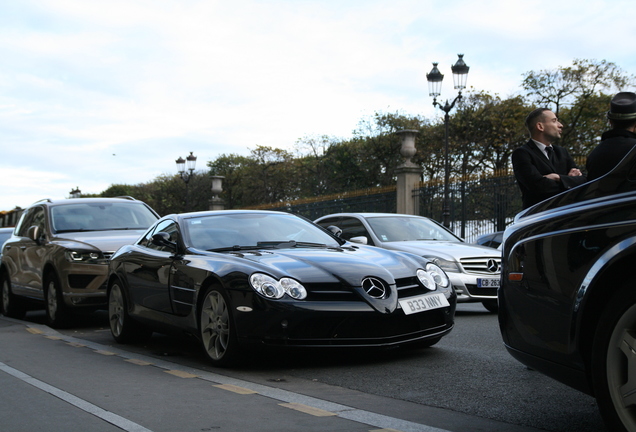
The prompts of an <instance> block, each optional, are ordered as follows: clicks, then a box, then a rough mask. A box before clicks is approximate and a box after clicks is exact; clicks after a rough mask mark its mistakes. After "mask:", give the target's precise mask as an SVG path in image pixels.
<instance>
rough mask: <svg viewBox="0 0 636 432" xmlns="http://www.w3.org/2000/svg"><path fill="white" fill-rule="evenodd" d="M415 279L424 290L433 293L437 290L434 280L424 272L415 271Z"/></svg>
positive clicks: (420, 270)
mask: <svg viewBox="0 0 636 432" xmlns="http://www.w3.org/2000/svg"><path fill="white" fill-rule="evenodd" d="M417 278H418V279H419V280H420V282H421V283H422V285H424V288H426V289H428V290H431V291H435V290H436V289H437V285H435V279H433V276H431V275H430V274H429V273H427V272H425V271H424V270H422V269H418V270H417Z"/></svg>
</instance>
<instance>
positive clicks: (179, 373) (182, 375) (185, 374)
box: [164, 370, 197, 378]
mask: <svg viewBox="0 0 636 432" xmlns="http://www.w3.org/2000/svg"><path fill="white" fill-rule="evenodd" d="M164 372H165V373H169V374H170V375H174V376H176V377H179V378H197V376H196V375H192V374H191V373H188V372H184V371H180V370H167V371H164Z"/></svg>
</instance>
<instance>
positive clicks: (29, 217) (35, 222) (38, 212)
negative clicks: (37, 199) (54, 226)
mask: <svg viewBox="0 0 636 432" xmlns="http://www.w3.org/2000/svg"><path fill="white" fill-rule="evenodd" d="M44 219H45V217H44V209H43V208H42V207H40V206H37V207H32V208H30V209H28V210H27V211H26V212H24V214H23V215H22V219H21V220H20V222H19V228H18V231H17V234H18V235H19V236H20V237H28V236H29V234H28V233H29V228H30V227H32V226H38V227H40V230H43V229H44Z"/></svg>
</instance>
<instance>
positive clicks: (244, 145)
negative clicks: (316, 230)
mask: <svg viewBox="0 0 636 432" xmlns="http://www.w3.org/2000/svg"><path fill="white" fill-rule="evenodd" d="M628 6H631V3H629V2H627V1H626V0H615V1H609V0H603V1H600V0H597V1H589V2H585V5H582V4H580V2H578V1H574V0H568V1H563V2H553V1H546V0H536V1H534V2H532V4H528V3H527V2H523V3H522V2H520V1H516V0H513V1H505V0H488V1H486V2H481V3H479V2H470V1H464V0H462V1H447V2H443V3H442V2H437V1H433V0H424V1H422V0H393V1H388V0H364V1H363V0H356V1H353V0H352V1H347V2H341V1H336V0H313V1H312V0H271V1H253V0H237V1H233V2H227V1H210V0H206V1H194V0H190V1H187V0H186V1H177V0H154V1H149V0H126V1H123V0H122V1H112V2H95V1H86V0H49V1H44V0H42V1H36V0H34V1H32V2H28V1H23V2H4V3H2V4H0V58H2V59H3V61H2V62H1V63H0V150H2V158H0V174H1V175H0V178H2V180H0V186H1V187H2V191H3V192H2V194H0V209H7V208H12V207H13V206H15V205H20V206H26V205H28V204H30V203H31V202H32V201H34V200H36V199H40V198H44V197H52V198H62V197H65V196H67V195H68V192H69V191H70V190H71V189H72V188H75V187H76V186H79V187H80V189H82V190H83V191H86V192H100V191H101V190H103V189H105V188H107V187H108V186H109V185H110V184H112V183H129V184H135V183H141V182H145V181H151V180H152V179H153V178H154V177H155V176H157V175H159V174H162V173H171V172H174V171H175V164H174V160H175V159H176V158H177V157H178V156H184V157H185V156H186V155H187V154H189V152H190V151H193V152H194V153H195V154H196V155H197V156H198V157H199V160H198V167H199V168H203V167H204V166H205V162H207V161H208V160H211V159H214V158H215V157H217V156H218V155H220V154H222V153H239V154H247V153H248V152H249V150H250V149H251V148H254V147H255V146H256V145H267V146H272V147H280V148H291V147H292V146H293V144H294V143H295V142H296V140H297V139H299V138H301V137H303V136H309V135H330V136H336V137H348V136H349V135H350V134H351V132H352V131H353V130H354V129H355V128H356V127H357V123H358V121H359V120H360V119H361V118H363V117H365V116H368V115H371V114H373V113H374V112H376V111H400V112H403V113H408V114H413V115H415V114H423V115H426V116H429V117H432V116H437V115H439V112H436V111H435V109H434V108H433V107H432V100H431V98H429V97H428V90H427V82H426V77H425V75H426V73H427V72H428V71H430V69H431V67H432V65H431V63H432V62H433V61H438V62H439V63H440V67H441V68H442V72H443V73H445V74H447V82H445V83H444V89H443V94H442V98H452V97H454V95H455V91H454V90H453V89H452V78H451V74H450V65H451V64H453V63H454V62H455V61H456V59H457V57H456V55H457V53H463V54H465V59H466V62H467V63H468V65H469V66H471V71H470V74H469V77H468V84H469V86H474V87H475V88H476V89H480V90H485V91H488V92H492V93H499V94H501V95H502V96H508V95H510V94H512V93H514V92H517V91H519V84H520V83H521V78H522V74H523V73H524V72H527V71H530V70H539V69H550V68H555V67H557V66H559V65H568V64H570V63H571V61H572V60H573V59H574V58H589V59H594V58H595V59H607V60H609V61H613V62H615V63H616V64H618V65H619V66H620V67H622V68H623V69H624V70H625V71H627V72H628V73H634V71H635V70H636V56H635V55H634V54H635V53H634V50H635V49H634V48H633V46H632V43H631V41H633V40H634V39H635V37H636V34H635V32H636V30H634V29H633V28H630V27H628V28H627V29H617V28H615V27H612V31H608V29H609V27H610V26H611V24H612V23H613V22H614V21H616V20H619V19H622V16H623V15H624V14H625V11H626V10H628ZM621 32H622V34H621ZM438 111H439V110H438Z"/></svg>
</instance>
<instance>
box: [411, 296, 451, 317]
mask: <svg viewBox="0 0 636 432" xmlns="http://www.w3.org/2000/svg"><path fill="white" fill-rule="evenodd" d="M399 303H400V306H401V307H402V310H403V311H404V313H405V314H406V315H411V314H414V313H418V312H424V311H427V310H433V309H439V308H443V307H446V306H450V304H449V303H448V300H446V296H445V295H444V294H442V293H437V294H424V295H421V296H416V297H409V298H405V299H402V300H400V301H399Z"/></svg>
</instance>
